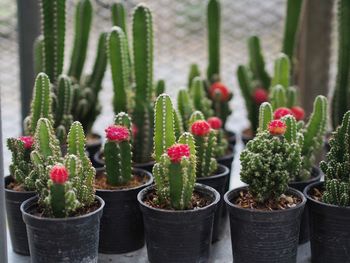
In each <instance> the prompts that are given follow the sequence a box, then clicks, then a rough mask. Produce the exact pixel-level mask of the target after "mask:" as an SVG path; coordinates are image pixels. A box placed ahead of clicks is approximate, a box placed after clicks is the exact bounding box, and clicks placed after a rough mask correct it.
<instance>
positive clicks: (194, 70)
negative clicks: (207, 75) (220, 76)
mask: <svg viewBox="0 0 350 263" xmlns="http://www.w3.org/2000/svg"><path fill="white" fill-rule="evenodd" d="M200 76H201V72H200V70H199V66H198V65H197V64H191V66H190V72H189V74H188V84H187V86H188V88H189V89H191V85H192V80H193V79H194V78H195V77H200Z"/></svg>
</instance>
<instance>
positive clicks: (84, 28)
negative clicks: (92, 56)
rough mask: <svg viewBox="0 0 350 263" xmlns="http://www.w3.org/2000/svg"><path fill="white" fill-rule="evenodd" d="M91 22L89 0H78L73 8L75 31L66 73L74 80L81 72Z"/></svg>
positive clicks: (77, 78) (78, 78) (78, 77)
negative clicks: (74, 8)
mask: <svg viewBox="0 0 350 263" xmlns="http://www.w3.org/2000/svg"><path fill="white" fill-rule="evenodd" d="M91 22H92V5H91V2H90V0H80V1H79V2H78V3H77V6H76V10H75V32H74V44H73V52H72V56H71V63H70V67H69V70H68V75H69V76H71V77H72V78H73V79H74V80H75V81H76V82H79V81H80V77H81V74H82V72H83V68H84V63H85V58H86V52H87V47H88V42H89V35H90V29H91Z"/></svg>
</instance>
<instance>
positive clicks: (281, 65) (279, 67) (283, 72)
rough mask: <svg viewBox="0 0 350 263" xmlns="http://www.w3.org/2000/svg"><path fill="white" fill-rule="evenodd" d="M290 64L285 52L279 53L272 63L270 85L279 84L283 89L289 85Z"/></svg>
mask: <svg viewBox="0 0 350 263" xmlns="http://www.w3.org/2000/svg"><path fill="white" fill-rule="evenodd" d="M290 74H291V65H290V60H289V58H288V56H287V55H286V54H283V53H281V54H280V55H279V56H278V57H277V59H276V60H275V63H274V74H273V78H272V80H271V87H274V86H276V85H281V86H282V87H284V88H285V89H287V88H288V87H289V86H290Z"/></svg>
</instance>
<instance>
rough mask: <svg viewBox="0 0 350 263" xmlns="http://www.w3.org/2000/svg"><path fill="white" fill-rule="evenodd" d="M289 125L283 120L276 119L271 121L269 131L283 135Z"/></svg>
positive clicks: (272, 133)
mask: <svg viewBox="0 0 350 263" xmlns="http://www.w3.org/2000/svg"><path fill="white" fill-rule="evenodd" d="M286 129H287V126H286V124H285V123H284V122H283V121H280V120H274V121H271V122H270V123H269V132H270V134H271V135H283V134H284V133H285V132H286Z"/></svg>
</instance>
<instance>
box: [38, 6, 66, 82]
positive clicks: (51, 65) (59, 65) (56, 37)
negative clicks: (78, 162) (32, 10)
mask: <svg viewBox="0 0 350 263" xmlns="http://www.w3.org/2000/svg"><path fill="white" fill-rule="evenodd" d="M41 10H42V29H43V35H44V60H43V68H44V72H45V73H46V74H47V75H48V76H49V78H50V80H51V81H52V83H55V82H56V80H57V78H58V76H59V75H60V74H61V73H62V70H63V58H64V39H65V28H66V24H65V19H66V0H41Z"/></svg>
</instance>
